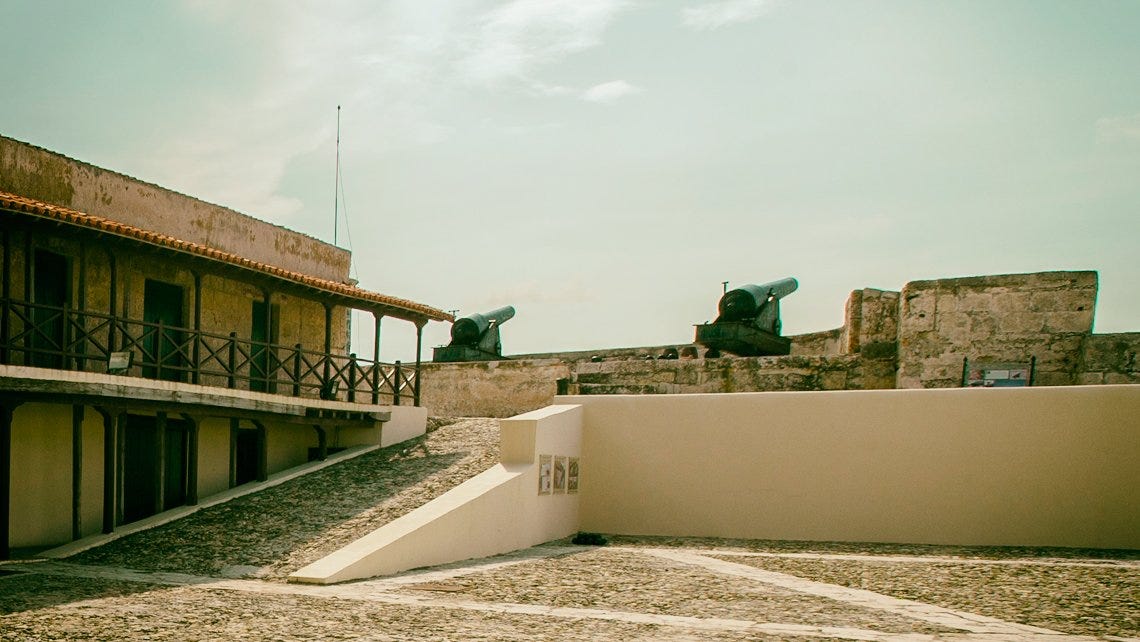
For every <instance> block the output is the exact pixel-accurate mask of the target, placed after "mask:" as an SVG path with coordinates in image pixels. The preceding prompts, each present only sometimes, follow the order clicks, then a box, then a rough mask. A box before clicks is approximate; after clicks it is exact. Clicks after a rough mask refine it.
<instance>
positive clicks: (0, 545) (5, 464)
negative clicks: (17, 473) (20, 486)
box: [0, 399, 20, 560]
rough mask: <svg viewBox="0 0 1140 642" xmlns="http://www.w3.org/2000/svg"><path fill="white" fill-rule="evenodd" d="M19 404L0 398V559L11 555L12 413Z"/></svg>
mask: <svg viewBox="0 0 1140 642" xmlns="http://www.w3.org/2000/svg"><path fill="white" fill-rule="evenodd" d="M19 405H20V402H19V401H16V400H12V399H0V560H6V559H9V558H11V557H12V547H11V541H12V540H11V539H10V538H11V530H12V415H13V413H14V412H15V410H16V406H19Z"/></svg>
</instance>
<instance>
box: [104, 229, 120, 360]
mask: <svg viewBox="0 0 1140 642" xmlns="http://www.w3.org/2000/svg"><path fill="white" fill-rule="evenodd" d="M107 270H108V275H109V278H108V279H107V280H108V281H109V283H108V288H109V290H110V292H109V293H108V295H109V298H108V299H107V314H108V315H109V316H110V317H111V320H110V322H109V323H108V324H107V349H108V350H109V351H111V352H115V339H116V338H117V336H116V332H115V323H116V317H118V316H119V313H118V310H119V269H118V263H117V262H116V261H115V255H114V253H112V252H111V251H110V250H108V251H107Z"/></svg>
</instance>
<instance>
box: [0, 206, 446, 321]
mask: <svg viewBox="0 0 1140 642" xmlns="http://www.w3.org/2000/svg"><path fill="white" fill-rule="evenodd" d="M0 211H2V212H3V213H5V214H11V215H17V216H23V217H25V218H30V219H40V220H46V221H51V222H55V223H58V224H61V225H68V226H74V227H76V228H80V229H83V230H87V231H91V232H95V233H98V234H101V235H107V236H111V237H115V238H118V239H123V240H126V241H130V242H134V243H139V244H142V245H144V246H148V247H151V248H154V249H156V250H158V251H162V252H171V253H174V254H180V255H183V256H187V257H192V258H194V259H198V260H203V261H207V262H209V263H210V264H212V265H215V266H216V267H218V268H219V269H224V270H235V269H236V270H239V271H241V272H243V273H245V274H246V275H248V276H249V277H250V278H251V279H252V280H261V281H264V280H266V279H269V280H271V281H274V282H277V283H281V284H285V285H287V286H289V287H290V288H292V289H302V290H305V291H308V292H310V293H311V294H312V295H313V296H315V297H317V298H319V299H322V300H324V301H326V302H328V303H331V304H334V305H343V306H346V307H351V308H354V309H359V310H365V311H369V312H374V313H377V314H382V315H384V316H390V317H396V318H399V319H404V320H407V321H411V322H413V323H415V324H417V325H423V324H424V323H427V322H428V321H454V317H453V316H452V315H451V314H448V313H447V312H444V311H443V310H440V309H438V308H434V307H431V306H429V305H425V304H423V303H417V302H415V301H410V300H408V299H401V298H398V297H393V296H389V295H386V294H381V293H379V292H372V291H370V290H365V289H363V288H359V287H356V286H354V285H349V284H346V283H338V282H336V281H330V280H328V279H322V278H318V277H315V276H311V275H308V274H302V273H300V272H294V271H291V270H286V269H284V268H280V267H277V266H274V265H269V264H267V263H261V262H259V261H253V260H251V259H247V258H245V257H242V256H239V255H236V254H233V253H230V252H224V251H221V250H217V249H214V248H211V247H208V246H205V245H202V244H200V243H193V242H190V241H183V240H181V239H177V238H175V237H173V236H169V235H167V234H162V233H160V232H154V231H151V230H146V229H143V228H139V227H135V226H132V225H127V224H124V223H119V222H117V221H112V220H110V219H107V218H104V217H102V216H96V215H94V214H87V213H84V212H80V211H77V210H73V209H70V208H66V207H61V206H59V205H52V204H50V203H45V202H43V201H39V200H36V199H32V198H27V197H24V196H19V195H16V194H11V193H8V192H0Z"/></svg>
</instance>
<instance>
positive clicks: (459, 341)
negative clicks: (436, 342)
mask: <svg viewBox="0 0 1140 642" xmlns="http://www.w3.org/2000/svg"><path fill="white" fill-rule="evenodd" d="M514 316H515V309H514V307H513V306H509V305H505V306H503V307H501V308H496V309H494V310H491V311H490V312H483V313H482V314H480V313H478V312H477V313H475V314H470V315H468V316H465V317H463V318H460V319H456V320H455V323H453V324H451V343H449V344H447V345H446V346H440V347H438V348H436V349H435V350H434V351H433V352H432V360H433V361H493V360H497V359H502V358H503V344H502V339H501V337H500V335H499V326H501V325H503V324H504V323H506V322H507V321H509V320H511V319H512V318H513V317H514Z"/></svg>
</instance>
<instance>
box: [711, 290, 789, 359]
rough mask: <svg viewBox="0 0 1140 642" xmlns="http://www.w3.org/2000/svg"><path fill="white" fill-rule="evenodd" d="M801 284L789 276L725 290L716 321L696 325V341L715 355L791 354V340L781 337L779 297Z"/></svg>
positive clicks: (718, 306)
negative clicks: (724, 353) (728, 353)
mask: <svg viewBox="0 0 1140 642" xmlns="http://www.w3.org/2000/svg"><path fill="white" fill-rule="evenodd" d="M798 287H799V283H797V282H796V280H795V279H793V278H791V277H789V278H786V279H780V280H778V281H772V282H770V283H764V284H761V285H753V284H749V285H743V286H741V287H738V288H735V289H732V290H729V291H728V292H725V293H724V296H722V297H721V298H720V301H719V302H718V304H717V311H718V313H719V316H717V318H716V320H714V321H713V322H712V323H702V324H699V325H697V326H696V328H697V333H696V342H697V343H699V344H701V345H703V346H705V347H706V348H708V349H709V354H707V356H714V357H715V356H718V355H719V353H720V352H721V351H725V352H730V353H732V354H735V355H739V356H742V357H757V356H775V355H785V354H788V353H789V352H790V351H791V346H792V342H791V340H790V339H788V338H786V337H782V336H780V299H782V298H784V297H786V296H788V295H789V294H791V293H792V292H795V291H796V289H797V288H798Z"/></svg>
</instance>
